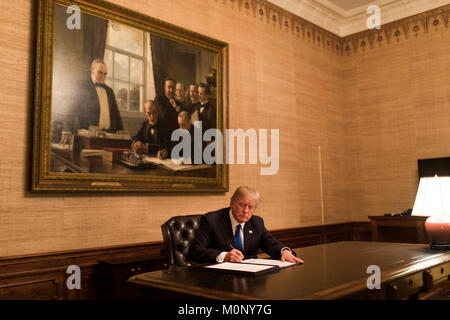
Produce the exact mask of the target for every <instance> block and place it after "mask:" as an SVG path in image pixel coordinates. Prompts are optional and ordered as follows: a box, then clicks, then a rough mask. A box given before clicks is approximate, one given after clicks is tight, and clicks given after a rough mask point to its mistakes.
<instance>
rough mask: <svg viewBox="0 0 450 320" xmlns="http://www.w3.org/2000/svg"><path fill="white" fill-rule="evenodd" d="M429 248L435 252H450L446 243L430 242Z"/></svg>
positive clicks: (449, 244) (449, 247)
mask: <svg viewBox="0 0 450 320" xmlns="http://www.w3.org/2000/svg"><path fill="white" fill-rule="evenodd" d="M430 248H431V249H435V250H450V243H448V242H432V243H430Z"/></svg>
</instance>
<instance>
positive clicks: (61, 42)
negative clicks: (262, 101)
mask: <svg viewBox="0 0 450 320" xmlns="http://www.w3.org/2000/svg"><path fill="white" fill-rule="evenodd" d="M37 14H38V17H37V37H36V50H35V65H36V76H35V100H34V105H35V111H34V139H33V159H32V164H33V168H32V182H31V185H32V186H31V189H32V191H35V192H51V191H55V192H61V191H63V192H73V191H80V192H90V191H93V192H98V191H104V192H150V193H151V192H188V193H195V192H224V191H228V168H227V165H226V164H224V162H225V161H223V159H222V155H223V154H224V150H223V134H224V132H225V130H226V127H227V123H226V122H227V120H226V119H227V110H228V108H227V105H228V96H227V92H228V89H227V84H228V76H227V71H228V67H227V66H228V62H227V59H228V45H227V44H226V43H224V42H221V41H218V40H215V39H211V38H209V37H207V36H204V35H201V34H198V33H195V32H192V31H188V30H185V29H183V28H180V27H177V26H174V25H171V24H169V23H166V22H163V21H160V20H157V19H155V18H152V17H149V16H146V15H143V14H141V13H138V12H134V11H131V10H129V9H126V8H123V7H120V6H117V5H114V4H111V3H108V2H104V1H94V0H79V1H68V0H42V1H39V4H38V13H37Z"/></svg>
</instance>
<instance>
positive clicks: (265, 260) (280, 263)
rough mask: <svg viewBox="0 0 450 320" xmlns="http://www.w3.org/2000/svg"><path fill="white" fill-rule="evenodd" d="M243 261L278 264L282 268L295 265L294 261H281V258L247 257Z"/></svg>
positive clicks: (270, 264)
mask: <svg viewBox="0 0 450 320" xmlns="http://www.w3.org/2000/svg"><path fill="white" fill-rule="evenodd" d="M241 263H255V264H261V265H269V266H277V267H279V268H280V269H281V268H286V267H289V266H292V265H294V264H295V263H294V262H287V261H281V260H273V259H245V260H242V262H241Z"/></svg>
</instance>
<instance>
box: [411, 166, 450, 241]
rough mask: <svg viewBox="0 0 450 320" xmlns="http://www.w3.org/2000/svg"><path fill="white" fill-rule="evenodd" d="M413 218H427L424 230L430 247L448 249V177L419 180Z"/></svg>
mask: <svg viewBox="0 0 450 320" xmlns="http://www.w3.org/2000/svg"><path fill="white" fill-rule="evenodd" d="M412 215H414V216H428V217H429V218H428V219H427V220H426V221H425V229H426V231H427V234H428V238H429V240H430V242H431V247H442V248H449V247H450V177H438V176H437V175H436V176H434V177H424V178H421V179H420V182H419V188H418V190H417V196H416V201H415V202H414V207H413V211H412Z"/></svg>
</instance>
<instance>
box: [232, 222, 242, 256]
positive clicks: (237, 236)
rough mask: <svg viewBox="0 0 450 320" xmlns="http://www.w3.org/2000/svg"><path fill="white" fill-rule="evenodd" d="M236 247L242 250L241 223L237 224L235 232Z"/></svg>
mask: <svg viewBox="0 0 450 320" xmlns="http://www.w3.org/2000/svg"><path fill="white" fill-rule="evenodd" d="M234 247H235V249H237V250H239V251H241V252H242V238H241V225H240V224H238V225H237V226H236V232H235V233H234Z"/></svg>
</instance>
